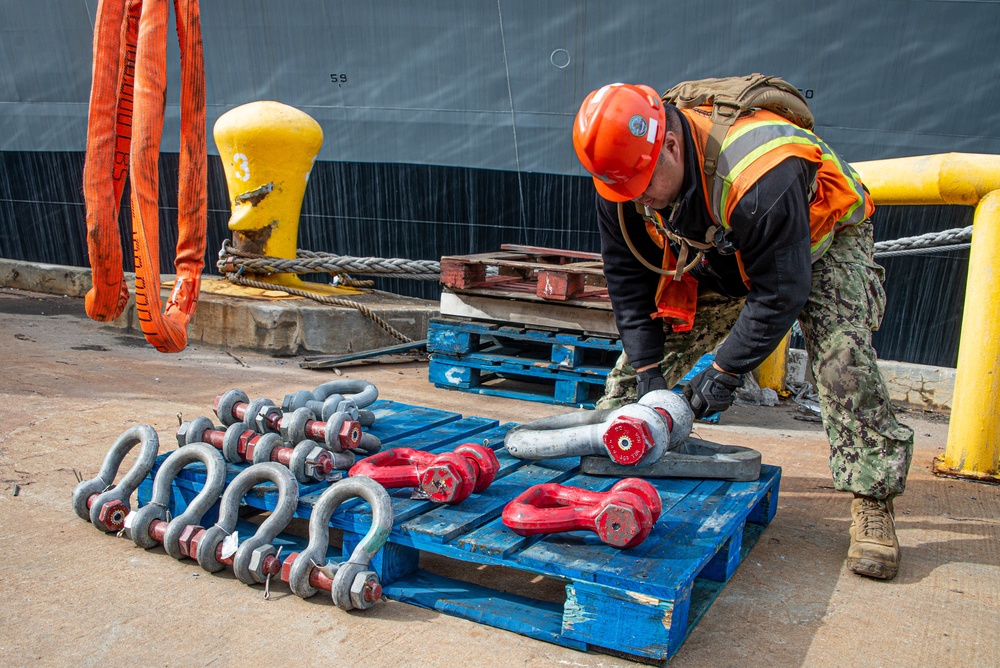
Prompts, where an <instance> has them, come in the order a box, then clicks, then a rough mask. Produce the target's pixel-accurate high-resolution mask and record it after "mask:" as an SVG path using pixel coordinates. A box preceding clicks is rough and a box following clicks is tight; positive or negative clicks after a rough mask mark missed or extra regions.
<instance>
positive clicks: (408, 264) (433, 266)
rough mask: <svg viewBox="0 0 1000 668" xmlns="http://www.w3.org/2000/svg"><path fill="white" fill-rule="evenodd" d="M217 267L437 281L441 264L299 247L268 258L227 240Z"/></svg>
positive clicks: (249, 271)
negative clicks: (286, 255) (289, 254)
mask: <svg viewBox="0 0 1000 668" xmlns="http://www.w3.org/2000/svg"><path fill="white" fill-rule="evenodd" d="M218 266H219V270H220V271H222V272H223V273H227V272H235V271H239V270H240V268H243V270H244V272H245V273H248V274H264V275H268V274H318V273H323V274H354V275H358V276H381V277H383V278H406V279H410V280H414V281H436V280H438V278H439V277H440V275H441V264H440V263H439V262H435V261H433V260H405V259H400V258H379V257H353V256H350V255H334V254H332V253H316V252H313V251H308V250H303V249H301V248H299V249H298V250H296V251H295V258H294V259H287V258H277V257H267V256H265V255H257V254H255V253H247V252H246V251H241V250H238V249H237V248H235V247H234V246H233V245H232V243H231V242H230V241H229V240H226V241H225V242H223V245H222V250H220V251H219V263H218Z"/></svg>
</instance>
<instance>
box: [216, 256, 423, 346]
mask: <svg viewBox="0 0 1000 668" xmlns="http://www.w3.org/2000/svg"><path fill="white" fill-rule="evenodd" d="M226 279H228V280H229V282H230V283H236V284H237V285H245V286H248V287H251V288H260V289H261V290H280V291H281V292H287V293H288V294H290V295H296V296H298V297H308V298H309V299H313V300H315V301H318V302H322V303H324V304H331V305H333V306H346V307H348V308H353V309H357V310H358V311H360V312H361V314H362V315H364V316H365V317H367V318H368V319H369V320H371V321H372V322H374V323H375V324H376V325H378V326H379V327H380V328H382V329H383V330H384V331H385V332H387V333H388V334H390V335H392V336H393V337H395V338H396V339H398V340H400V341H402V342H403V343H410V342H412V341H413V339H411V338H410V337H408V336H407V335H406V334H403V333H402V332H400V331H399V330H398V329H396V328H395V327H393V326H392V325H390V324H389V323H387V322H386V321H385V320H383V319H382V318H380V317H379V316H378V315H377V314H376V313H375V312H373V311H372V310H371V309H370V308H368V307H367V306H365V305H364V304H362V303H360V302H356V301H354V300H351V299H342V298H340V297H330V296H327V295H318V294H316V293H314V292H308V291H306V290H299V289H298V288H292V287H287V286H284V285H275V284H274V283H264V282H263V281H255V280H253V279H250V278H244V277H243V276H241V275H240V274H238V273H236V272H226Z"/></svg>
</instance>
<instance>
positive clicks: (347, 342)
mask: <svg viewBox="0 0 1000 668" xmlns="http://www.w3.org/2000/svg"><path fill="white" fill-rule="evenodd" d="M164 278H165V279H166V278H167V276H164ZM171 278H172V277H171ZM126 281H128V282H129V285H130V286H132V287H133V288H134V285H135V275H134V274H126ZM0 286H2V287H9V288H18V289H20V290H27V291H31V292H40V293H45V294H57V295H67V296H70V297H83V296H84V295H86V294H87V290H89V289H90V286H91V278H90V269H87V268H81V267H67V266H63V265H55V264H41V263H34V262H21V261H18V260H8V259H3V258H0ZM167 295H168V292H167V291H164V292H163V298H164V300H166V297H167ZM363 301H364V303H365V305H366V306H368V307H369V308H371V309H372V311H374V312H375V313H377V314H378V315H379V316H380V317H381V318H383V319H385V320H386V321H387V322H389V324H391V325H392V326H393V327H395V328H396V329H398V330H399V331H401V332H402V333H404V334H405V335H407V336H409V337H410V338H411V339H414V340H420V339H424V338H426V337H427V323H428V320H429V319H430V318H433V317H436V316H437V315H438V313H439V311H438V306H439V305H438V303H437V302H430V301H426V300H421V299H410V298H407V297H400V296H398V295H391V294H388V293H384V292H371V293H368V294H366V295H364V300H363ZM108 326H110V327H114V328H116V329H121V330H124V331H126V332H129V333H132V334H135V335H136V336H141V335H142V330H141V329H140V327H139V320H138V317H137V316H136V313H135V298H134V297H133V298H132V299H130V300H129V304H128V306H127V307H126V309H125V312H124V313H123V314H122V316H121V317H120V318H118V319H117V320H115V321H113V322H110V323H108ZM188 340H189V341H191V342H198V343H203V344H208V345H214V346H221V347H224V348H244V349H251V350H259V351H262V352H266V353H268V354H270V355H274V356H292V355H303V354H311V353H319V354H324V353H327V354H341V353H352V352H359V351H363V350H372V349H374V348H380V347H384V346H390V345H393V344H395V343H398V341H397V340H396V339H395V338H393V337H392V336H390V335H389V334H388V333H386V332H384V331H383V330H382V329H380V328H379V327H377V326H376V325H375V324H374V323H373V322H372V321H371V320H369V319H368V318H366V317H365V316H364V315H362V314H361V313H360V312H359V311H357V310H356V309H352V308H345V307H337V306H328V305H325V304H319V303H316V302H311V301H309V300H306V299H296V300H281V301H277V300H268V299H253V298H246V297H230V296H227V295H216V294H212V293H202V295H201V298H200V301H199V302H198V311H197V313H196V314H195V317H194V318H193V319H192V320H191V324H190V326H189V327H188ZM792 353H797V354H800V355H801V356H803V357H804V355H805V351H792ZM790 359H791V358H790ZM794 363H795V364H799V365H801V364H803V360H795V362H794ZM879 369H880V370H881V371H882V375H883V376H884V377H885V381H886V384H887V385H888V386H889V395H890V398H891V399H892V401H894V402H896V403H898V404H902V405H905V406H907V407H911V408H915V409H919V410H931V411H944V412H950V411H951V403H952V395H953V394H954V391H955V369H950V368H945V367H934V366H925V365H922V364H909V363H906V362H894V361H889V360H879Z"/></svg>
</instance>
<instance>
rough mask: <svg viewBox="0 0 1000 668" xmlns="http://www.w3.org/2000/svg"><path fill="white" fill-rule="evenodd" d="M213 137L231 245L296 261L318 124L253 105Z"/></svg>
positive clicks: (328, 290) (281, 108) (270, 105)
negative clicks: (226, 190) (222, 172)
mask: <svg viewBox="0 0 1000 668" xmlns="http://www.w3.org/2000/svg"><path fill="white" fill-rule="evenodd" d="M213 133H214V136H215V144H216V146H217V147H218V149H219V155H220V157H221V158H222V166H223V169H224V170H225V173H226V183H227V184H228V186H229V205H230V208H231V210H232V215H231V217H230V219H229V229H231V230H232V231H233V245H234V246H236V248H237V249H238V250H242V251H246V252H249V253H257V254H259V255H268V256H271V257H278V258H284V259H294V258H295V256H296V251H297V247H298V236H299V214H300V213H301V210H302V198H303V197H304V196H305V191H306V185H307V184H308V182H309V173H310V172H311V171H312V166H313V162H315V160H316V155H317V154H318V153H319V149H320V147H321V146H322V145H323V130H322V128H320V126H319V123H317V122H316V121H315V120H313V118H312V117H311V116H309V115H308V114H305V113H303V112H301V111H299V110H298V109H295V108H293V107H289V106H288V105H285V104H281V103H280V102H271V101H262V102H251V103H249V104H244V105H242V106H240V107H236V108H235V109H231V110H230V111H227V112H226V113H225V114H223V115H222V116H220V117H219V120H218V121H216V123H215V128H214V132H213ZM251 278H254V279H255V280H259V281H262V282H265V283H273V284H275V285H277V286H287V287H293V288H298V289H300V290H309V291H311V292H320V293H323V294H333V293H336V292H341V290H338V289H336V288H333V287H332V286H328V285H321V284H318V283H305V282H303V281H302V280H301V279H300V278H299V277H298V276H297V275H295V274H289V273H277V274H271V275H269V276H254V277H251Z"/></svg>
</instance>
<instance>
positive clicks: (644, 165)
mask: <svg viewBox="0 0 1000 668" xmlns="http://www.w3.org/2000/svg"><path fill="white" fill-rule="evenodd" d="M665 118H666V116H665V113H664V111H663V102H661V101H660V96H659V95H657V94H656V91H655V90H653V89H652V88H650V87H649V86H643V85H633V84H624V83H614V84H608V85H607V86H604V87H603V88H599V89H597V90H595V91H594V92H593V93H591V94H590V95H588V96H587V99H585V100H584V101H583V104H582V105H580V111H579V112H577V114H576V122H575V123H574V124H573V147H574V148H575V149H576V157H577V158H579V159H580V163H581V164H583V167H584V169H586V170H587V171H588V172H590V173H591V175H592V176H593V177H594V186H595V187H596V188H597V192H598V193H599V194H600V195H601V196H602V197H604V198H605V199H609V200H611V201H612V202H625V201H628V200H631V199H635V198H636V197H638V196H639V195H641V194H642V193H643V191H645V190H646V187H647V186H648V185H649V180H650V179H651V178H652V177H653V169H654V168H655V167H656V159H657V158H658V157H659V155H660V147H661V146H662V145H663V135H664V133H665V131H666V123H665Z"/></svg>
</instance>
